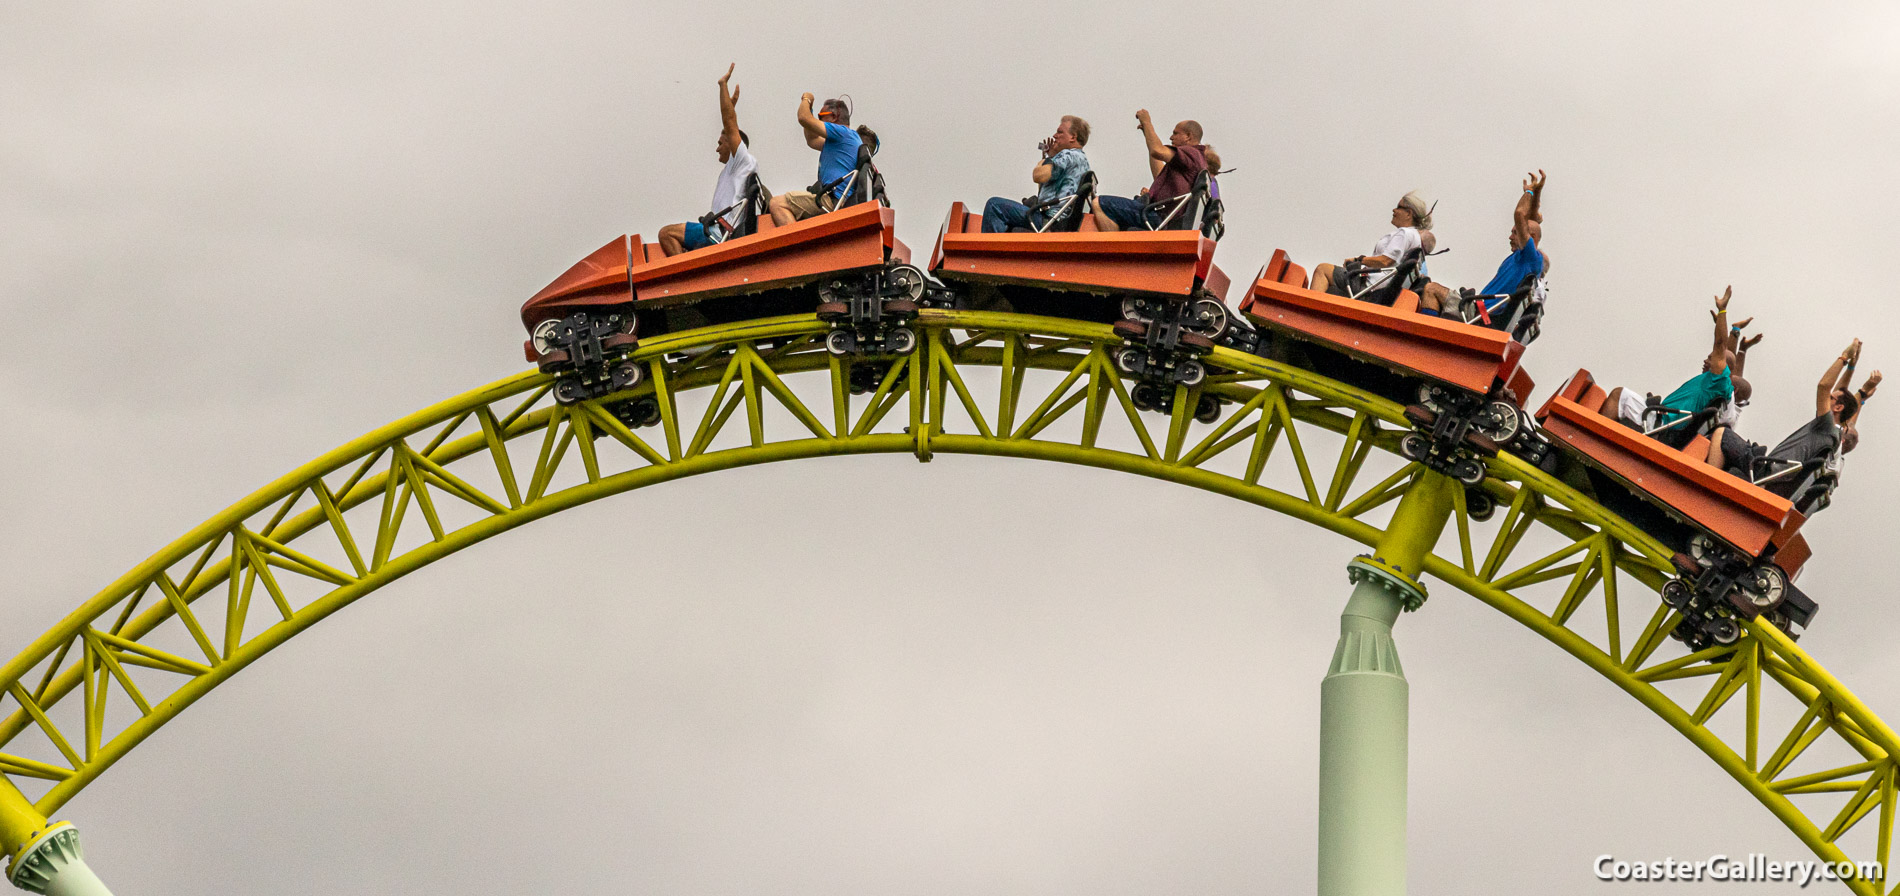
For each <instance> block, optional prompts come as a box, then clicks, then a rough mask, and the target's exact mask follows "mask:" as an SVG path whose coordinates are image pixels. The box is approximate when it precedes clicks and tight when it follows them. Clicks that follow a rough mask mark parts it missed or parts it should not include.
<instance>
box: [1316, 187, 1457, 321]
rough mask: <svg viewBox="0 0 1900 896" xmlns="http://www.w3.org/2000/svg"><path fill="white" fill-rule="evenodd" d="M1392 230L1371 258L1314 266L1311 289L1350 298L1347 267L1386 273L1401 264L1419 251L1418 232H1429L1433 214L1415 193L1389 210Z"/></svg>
mask: <svg viewBox="0 0 1900 896" xmlns="http://www.w3.org/2000/svg"><path fill="white" fill-rule="evenodd" d="M1392 226H1393V227H1395V228H1397V229H1396V230H1393V231H1392V232H1391V233H1388V234H1386V235H1385V236H1382V237H1380V238H1379V241H1378V242H1377V243H1375V244H1373V247H1372V254H1371V255H1358V256H1354V257H1352V258H1348V259H1346V260H1345V262H1344V263H1343V264H1339V265H1331V264H1319V265H1316V266H1314V268H1313V281H1312V282H1313V288H1314V289H1316V290H1319V291H1320V292H1328V293H1332V294H1333V295H1338V296H1349V295H1352V293H1353V290H1352V284H1351V283H1349V282H1347V279H1348V275H1347V269H1348V268H1349V267H1353V266H1357V267H1358V268H1359V269H1360V270H1362V271H1367V270H1370V271H1380V270H1385V269H1387V268H1391V267H1394V266H1396V265H1397V264H1398V263H1399V262H1401V261H1404V260H1405V256H1406V254H1407V253H1410V252H1414V251H1420V250H1421V247H1422V246H1423V243H1422V242H1421V238H1420V236H1419V231H1421V230H1430V229H1432V210H1431V208H1429V207H1428V206H1426V204H1425V200H1424V199H1422V198H1420V197H1419V195H1418V191H1417V190H1413V191H1412V192H1410V193H1407V194H1405V195H1404V196H1402V197H1400V198H1399V202H1398V204H1397V205H1395V206H1393V207H1392ZM1371 276H1373V277H1377V276H1379V275H1377V274H1373V275H1371ZM1385 276H1390V275H1389V274H1387V275H1385Z"/></svg>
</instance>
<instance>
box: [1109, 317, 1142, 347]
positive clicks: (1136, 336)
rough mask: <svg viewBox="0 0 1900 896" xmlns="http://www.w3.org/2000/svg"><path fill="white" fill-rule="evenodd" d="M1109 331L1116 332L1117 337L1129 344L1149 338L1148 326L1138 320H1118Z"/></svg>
mask: <svg viewBox="0 0 1900 896" xmlns="http://www.w3.org/2000/svg"><path fill="white" fill-rule="evenodd" d="M1109 329H1111V330H1114V331H1115V335H1117V336H1120V337H1121V338H1123V339H1126V340H1128V341H1129V342H1140V341H1142V340H1144V339H1147V338H1148V325H1147V324H1144V323H1142V322H1141V321H1138V320H1118V321H1116V322H1115V324H1114V326H1112V327H1110V328H1109Z"/></svg>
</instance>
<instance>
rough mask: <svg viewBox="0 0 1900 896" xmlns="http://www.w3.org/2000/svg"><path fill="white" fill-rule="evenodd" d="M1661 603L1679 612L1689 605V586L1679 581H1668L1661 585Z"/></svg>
mask: <svg viewBox="0 0 1900 896" xmlns="http://www.w3.org/2000/svg"><path fill="white" fill-rule="evenodd" d="M1662 602H1663V603H1665V604H1667V605H1669V606H1670V607H1671V608H1673V609H1677V610H1680V609H1682V608H1683V607H1686V606H1688V605H1689V586H1688V585H1684V584H1683V583H1682V580H1680V579H1670V580H1669V581H1667V582H1664V583H1663V587H1662Z"/></svg>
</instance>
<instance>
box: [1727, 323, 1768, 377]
mask: <svg viewBox="0 0 1900 896" xmlns="http://www.w3.org/2000/svg"><path fill="white" fill-rule="evenodd" d="M1750 320H1754V318H1752V317H1751V318H1749V319H1748V320H1745V321H1742V322H1741V324H1739V325H1738V326H1742V327H1746V326H1748V321H1750ZM1729 332H1730V333H1733V334H1734V337H1733V341H1734V343H1735V375H1736V376H1741V375H1742V369H1743V368H1744V367H1747V366H1748V350H1749V349H1751V348H1754V347H1755V343H1758V342H1760V341H1761V337H1762V334H1760V333H1756V334H1755V335H1753V336H1750V337H1747V338H1745V339H1744V338H1742V334H1741V332H1740V331H1739V330H1738V329H1737V328H1736V327H1730V328H1729Z"/></svg>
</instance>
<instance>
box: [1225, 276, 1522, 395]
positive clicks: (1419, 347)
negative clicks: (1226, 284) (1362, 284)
mask: <svg viewBox="0 0 1900 896" xmlns="http://www.w3.org/2000/svg"><path fill="white" fill-rule="evenodd" d="M1276 275H1277V276H1276ZM1305 279H1306V278H1305V272H1304V271H1300V270H1297V267H1296V266H1295V265H1293V264H1292V262H1290V261H1287V260H1286V259H1285V256H1284V255H1283V254H1282V253H1278V252H1276V253H1275V254H1274V260H1273V261H1271V262H1269V263H1268V265H1267V270H1266V273H1265V275H1264V276H1262V277H1261V278H1260V279H1259V280H1257V281H1255V282H1254V285H1253V288H1252V290H1250V291H1249V293H1248V296H1247V299H1246V301H1245V302H1244V303H1243V304H1242V305H1241V311H1242V312H1244V313H1246V314H1247V315H1248V316H1249V317H1252V318H1253V319H1254V320H1256V321H1258V322H1260V323H1261V324H1264V325H1267V326H1270V327H1275V328H1278V329H1282V330H1289V331H1292V332H1294V333H1297V334H1300V335H1301V336H1304V337H1306V338H1309V339H1312V340H1315V341H1317V342H1321V343H1325V344H1327V345H1330V346H1333V347H1335V348H1338V349H1340V350H1341V351H1344V352H1346V353H1348V354H1351V355H1356V356H1360V357H1364V358H1367V359H1369V360H1373V361H1375V362H1377V363H1381V364H1383V365H1386V366H1397V367H1400V368H1403V369H1405V370H1409V371H1411V372H1413V373H1416V374H1419V375H1421V376H1425V377H1429V378H1431V379H1435V380H1438V381H1440V382H1444V383H1449V384H1451V385H1453V386H1457V387H1459V388H1461V389H1466V390H1468V391H1471V392H1476V393H1479V394H1481V395H1482V394H1486V393H1488V392H1490V391H1491V386H1492V384H1493V383H1494V382H1496V381H1498V380H1504V381H1506V382H1511V381H1513V380H1514V377H1515V374H1516V373H1517V361H1518V359H1519V358H1520V357H1522V356H1523V351H1524V347H1523V346H1522V345H1519V344H1517V343H1516V342H1513V341H1512V340H1511V337H1510V336H1508V335H1506V334H1504V333H1500V332H1498V331H1496V330H1492V329H1488V328H1485V327H1476V326H1471V325H1469V324H1462V323H1457V322H1455V321H1449V320H1443V319H1440V318H1436V317H1428V316H1425V315H1422V314H1419V313H1417V311H1416V310H1414V309H1416V308H1417V307H1418V296H1417V295H1416V294H1414V293H1412V292H1411V291H1409V290H1407V291H1405V292H1403V293H1401V294H1400V296H1399V301H1397V302H1396V303H1394V305H1393V307H1390V308H1387V307H1384V306H1382V305H1374V304H1372V303H1370V302H1358V301H1354V300H1352V299H1348V298H1345V297H1343V296H1332V295H1327V294H1325V293H1319V292H1314V291H1312V290H1310V289H1306V288H1304V287H1300V286H1293V285H1290V284H1289V283H1288V282H1286V281H1289V280H1300V281H1304V280H1305ZM1526 380H1528V377H1526ZM1528 394H1529V393H1528V392H1525V393H1520V394H1519V396H1518V398H1519V400H1520V401H1521V400H1523V399H1524V398H1525V397H1526V396H1527V395H1528Z"/></svg>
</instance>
